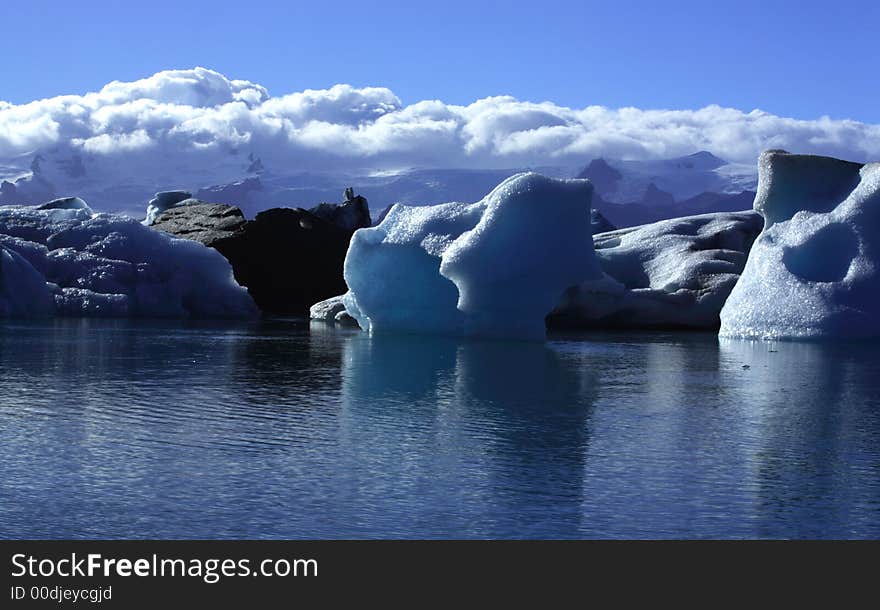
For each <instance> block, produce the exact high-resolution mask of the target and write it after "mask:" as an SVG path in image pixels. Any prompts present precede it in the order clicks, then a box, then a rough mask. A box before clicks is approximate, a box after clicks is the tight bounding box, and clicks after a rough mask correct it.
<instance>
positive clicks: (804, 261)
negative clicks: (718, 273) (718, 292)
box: [721, 151, 880, 339]
mask: <svg viewBox="0 0 880 610" xmlns="http://www.w3.org/2000/svg"><path fill="white" fill-rule="evenodd" d="M758 171H759V188H758V195H757V197H756V198H755V209H756V210H758V211H759V212H761V214H762V215H763V216H764V218H765V219H766V226H765V228H764V231H763V232H762V233H761V235H760V236H759V237H758V239H757V240H756V241H755V244H754V246H753V247H752V251H751V254H750V256H749V260H748V262H747V263H746V267H745V270H744V271H743V274H742V277H741V278H740V280H739V283H738V284H737V285H736V287H735V288H734V289H733V292H732V293H731V295H730V298H729V299H728V300H727V302H726V303H725V305H724V308H723V309H722V311H721V335H722V336H726V337H747V338H767V339H774V338H789V339H796V338H835V337H843V338H861V337H876V336H880V164H878V163H870V164H867V165H865V166H861V165H860V164H857V163H849V162H846V161H840V160H838V159H832V158H829V157H817V156H810V155H793V154H789V153H786V152H785V151H768V152H766V153H764V154H763V155H761V158H760V160H759V168H758Z"/></svg>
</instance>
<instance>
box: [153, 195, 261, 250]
mask: <svg viewBox="0 0 880 610" xmlns="http://www.w3.org/2000/svg"><path fill="white" fill-rule="evenodd" d="M246 222H247V221H246V220H245V218H244V214H242V212H241V210H240V209H239V208H237V207H235V206H232V205H226V204H225V203H207V202H204V201H201V200H199V199H185V200H184V201H181V202H180V203H178V204H177V205H176V206H174V207H172V208H169V209H167V210H165V211H164V212H162V213H161V214H159V216H158V217H157V218H156V220H155V221H154V222H153V224H152V227H153V228H154V229H158V230H159V231H165V232H166V233H171V234H172V235H176V236H177V237H185V238H187V239H192V240H194V241H198V242H201V243H203V244H205V245H206V246H213V245H214V242H216V241H217V240H218V239H223V238H226V237H229V236H230V235H232V234H233V233H235V232H236V231H239V230H240V229H241V228H242V227H243V226H244V225H245V223H246Z"/></svg>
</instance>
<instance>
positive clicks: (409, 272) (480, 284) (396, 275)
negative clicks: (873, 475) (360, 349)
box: [344, 173, 601, 338]
mask: <svg viewBox="0 0 880 610" xmlns="http://www.w3.org/2000/svg"><path fill="white" fill-rule="evenodd" d="M591 196H592V185H591V184H590V183H589V182H588V181H586V180H560V179H554V178H547V177H544V176H540V175H538V174H534V173H525V174H518V175H516V176H512V177H511V178H508V179H507V180H505V181H504V182H502V183H501V184H500V185H498V186H497V187H496V188H495V189H494V190H493V191H492V192H491V193H489V194H488V195H487V196H486V197H485V198H483V199H482V200H481V201H479V202H477V203H474V204H465V203H447V204H442V205H437V206H429V207H417V208H413V207H406V206H402V205H397V206H394V207H393V208H392V209H391V211H390V212H389V213H388V215H387V216H386V217H385V219H384V220H383V221H382V222H381V223H380V224H379V225H377V226H375V227H371V228H368V229H361V230H359V231H357V232H356V233H355V234H354V237H353V238H352V241H351V245H350V246H349V250H348V254H347V256H346V259H345V279H346V282H347V283H348V286H349V289H350V290H349V293H348V294H347V295H345V297H344V302H345V307H346V310H347V311H348V312H349V313H350V314H351V315H352V316H354V317H355V318H356V319H357V320H358V322H359V323H360V325H361V326H362V327H363V328H364V329H367V330H370V331H371V332H382V331H409V332H432V333H449V334H464V335H483V336H511V337H522V338H537V337H543V336H544V331H545V327H544V318H545V316H546V315H547V313H549V312H550V311H551V310H552V309H553V308H554V306H555V305H556V304H557V302H558V301H559V298H560V296H561V294H562V293H563V291H564V290H565V289H566V288H568V287H569V286H572V285H575V284H579V283H581V282H584V281H587V280H590V279H598V278H599V277H601V271H600V270H599V267H598V264H597V262H596V258H595V255H594V252H593V244H592V239H591V225H590V198H591Z"/></svg>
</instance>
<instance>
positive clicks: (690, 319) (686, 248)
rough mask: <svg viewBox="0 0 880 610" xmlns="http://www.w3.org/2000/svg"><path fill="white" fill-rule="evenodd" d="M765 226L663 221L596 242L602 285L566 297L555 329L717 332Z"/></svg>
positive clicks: (726, 218) (729, 220) (751, 218)
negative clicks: (661, 328)
mask: <svg viewBox="0 0 880 610" xmlns="http://www.w3.org/2000/svg"><path fill="white" fill-rule="evenodd" d="M762 224H763V221H762V219H761V217H760V216H759V215H758V214H756V213H755V212H752V211H746V212H718V213H714V214H702V215H699V216H687V217H684V218H675V219H671V220H663V221H660V222H656V223H653V224H649V225H644V226H641V227H632V228H627V229H619V230H616V231H611V232H607V233H601V234H598V235H596V236H594V238H593V240H594V244H595V249H596V256H597V258H598V260H599V265H600V266H601V268H602V271H604V272H605V274H606V277H604V278H603V279H602V280H600V281H592V282H585V283H583V284H581V285H579V286H574V287H572V288H570V289H569V290H568V291H566V293H565V296H564V297H563V299H562V301H561V302H560V304H559V306H558V307H557V309H556V311H555V312H554V318H555V319H556V321H558V323H559V324H560V325H571V326H621V327H652V326H654V327H657V326H682V327H692V328H717V327H718V314H719V312H720V311H721V307H722V306H723V305H724V301H725V299H726V298H727V296H728V295H729V294H730V291H731V290H732V289H733V286H734V284H736V281H737V279H738V278H739V274H740V273H741V272H742V270H743V267H744V265H745V263H746V257H747V256H748V252H749V248H750V247H751V245H752V242H753V241H754V239H755V237H757V235H758V233H760V231H761V226H762Z"/></svg>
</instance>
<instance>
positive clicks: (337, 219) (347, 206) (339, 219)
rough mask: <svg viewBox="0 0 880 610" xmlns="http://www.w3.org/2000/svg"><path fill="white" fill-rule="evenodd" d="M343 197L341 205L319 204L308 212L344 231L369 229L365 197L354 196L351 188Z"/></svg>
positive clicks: (370, 222) (367, 207)
mask: <svg viewBox="0 0 880 610" xmlns="http://www.w3.org/2000/svg"><path fill="white" fill-rule="evenodd" d="M343 197H344V201H343V202H342V203H341V204H336V203H321V204H318V205H316V206H315V207H313V208H311V209H310V210H309V212H311V213H312V214H314V215H315V216H317V217H318V218H323V219H324V220H326V221H327V222H330V223H332V224H334V225H336V226H337V227H339V228H340V229H343V230H345V231H354V230H356V229H359V228H361V227H369V226H370V225H371V224H372V221H371V220H370V207H369V205H368V204H367V199H366V197H361V196H360V195H355V194H354V190H353V189H352V188H351V187H348V188H347V189H345V194H344V195H343Z"/></svg>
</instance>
